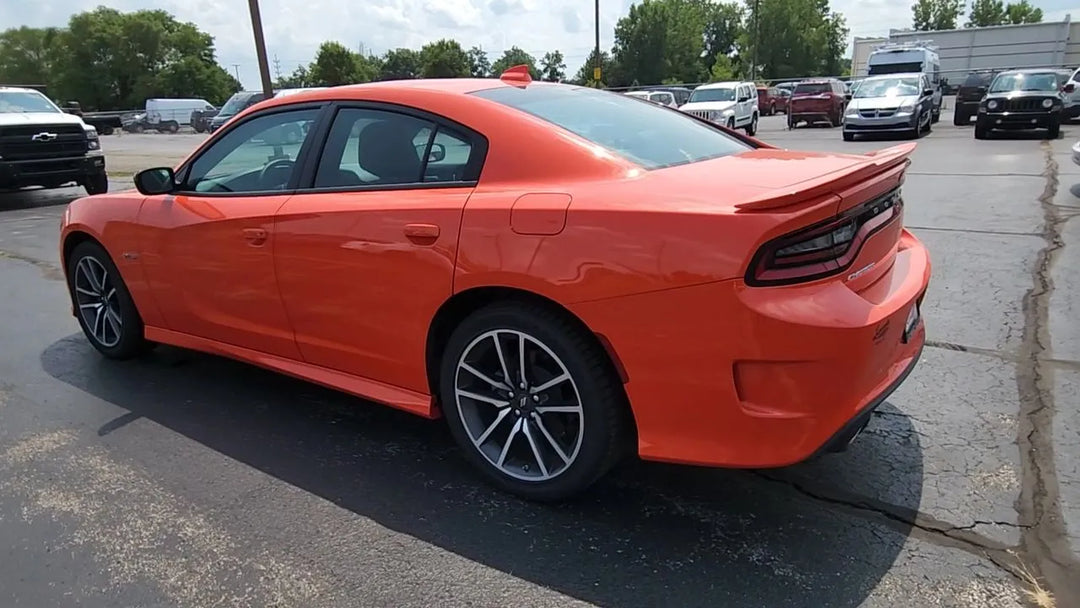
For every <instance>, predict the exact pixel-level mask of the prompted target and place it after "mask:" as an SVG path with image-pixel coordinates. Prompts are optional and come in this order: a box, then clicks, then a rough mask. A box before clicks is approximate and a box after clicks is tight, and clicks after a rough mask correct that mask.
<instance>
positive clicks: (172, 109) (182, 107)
mask: <svg viewBox="0 0 1080 608" xmlns="http://www.w3.org/2000/svg"><path fill="white" fill-rule="evenodd" d="M216 109H217V108H215V107H214V105H213V104H212V103H210V102H209V101H206V100H205V99H171V98H151V99H147V100H146V119H145V125H144V127H145V128H146V129H153V130H155V131H160V132H163V133H176V132H177V131H179V130H180V127H190V126H191V114H192V112H194V111H196V110H202V111H208V110H216Z"/></svg>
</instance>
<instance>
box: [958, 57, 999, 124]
mask: <svg viewBox="0 0 1080 608" xmlns="http://www.w3.org/2000/svg"><path fill="white" fill-rule="evenodd" d="M995 74H996V72H994V71H993V70H978V71H975V72H971V73H970V74H968V75H967V78H965V79H964V82H963V83H961V84H960V88H959V89H957V91H956V101H955V103H956V109H955V110H953V124H954V125H957V126H963V125H968V124H971V117H972V116H975V115H976V114H978V113H979V102H980V101H982V98H983V95H986V90H987V89H988V88H989V87H990V82H991V81H992V80H993V79H994V75H995Z"/></svg>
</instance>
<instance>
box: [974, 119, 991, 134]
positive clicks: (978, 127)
mask: <svg viewBox="0 0 1080 608" xmlns="http://www.w3.org/2000/svg"><path fill="white" fill-rule="evenodd" d="M989 136H990V130H989V129H987V128H986V125H985V124H983V123H982V121H980V120H979V119H975V139H987V138H988V137H989Z"/></svg>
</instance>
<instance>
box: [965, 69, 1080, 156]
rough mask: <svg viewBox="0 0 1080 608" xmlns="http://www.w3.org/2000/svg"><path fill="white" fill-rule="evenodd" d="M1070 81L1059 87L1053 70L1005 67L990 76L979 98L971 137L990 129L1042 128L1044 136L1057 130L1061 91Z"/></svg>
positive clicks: (1062, 104) (1061, 109) (1069, 87)
mask: <svg viewBox="0 0 1080 608" xmlns="http://www.w3.org/2000/svg"><path fill="white" fill-rule="evenodd" d="M1072 92H1073V85H1072V84H1067V85H1065V86H1064V87H1062V83H1061V78H1060V76H1059V75H1058V74H1057V73H1056V72H1055V71H1054V70H1034V69H1029V70H1009V71H1007V72H1001V73H1000V74H998V75H997V76H995V77H994V80H993V81H992V82H991V83H990V87H989V88H988V89H987V91H986V96H985V97H983V99H982V101H981V102H979V115H978V117H977V118H976V119H975V139H986V138H987V137H988V136H989V135H990V133H991V132H992V131H996V130H1002V131H1004V130H1008V131H1026V130H1034V129H1045V130H1046V136H1047V138H1048V139H1057V137H1058V135H1059V134H1060V133H1061V121H1062V117H1063V116H1064V108H1065V94H1067V93H1072Z"/></svg>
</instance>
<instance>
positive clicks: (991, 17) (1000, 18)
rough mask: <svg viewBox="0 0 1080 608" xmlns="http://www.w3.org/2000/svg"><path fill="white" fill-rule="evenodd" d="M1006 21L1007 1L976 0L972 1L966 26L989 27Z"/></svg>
mask: <svg viewBox="0 0 1080 608" xmlns="http://www.w3.org/2000/svg"><path fill="white" fill-rule="evenodd" d="M1002 23H1005V3H1004V2H1002V0H975V1H974V2H972V3H971V12H970V13H968V20H967V23H965V24H964V27H989V26H991V25H1001V24H1002Z"/></svg>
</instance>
